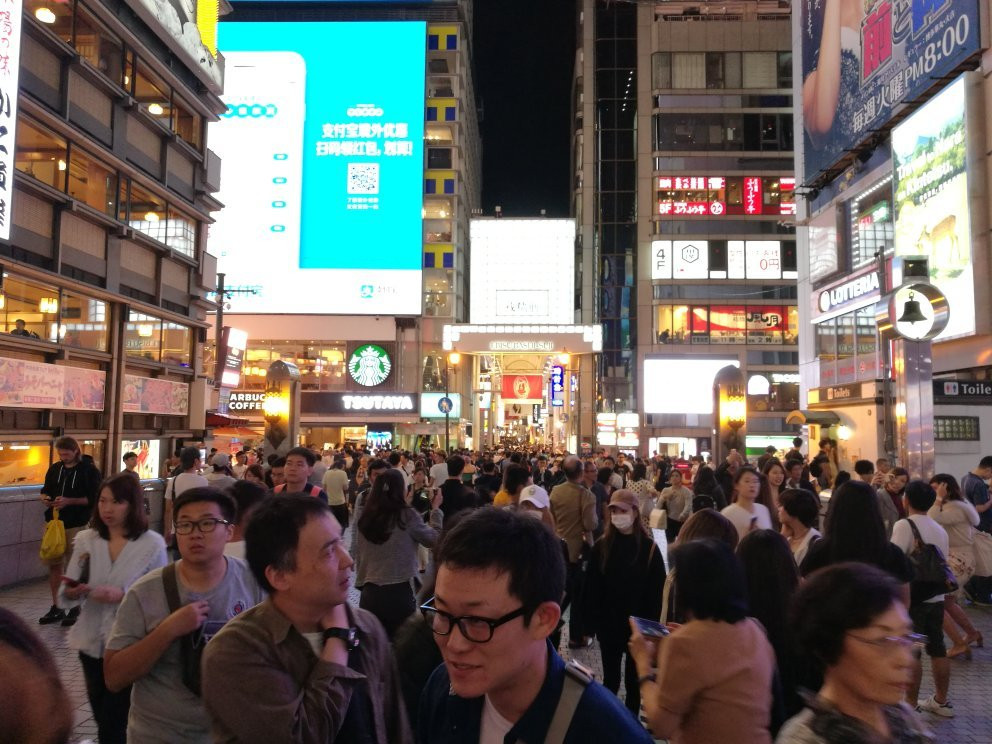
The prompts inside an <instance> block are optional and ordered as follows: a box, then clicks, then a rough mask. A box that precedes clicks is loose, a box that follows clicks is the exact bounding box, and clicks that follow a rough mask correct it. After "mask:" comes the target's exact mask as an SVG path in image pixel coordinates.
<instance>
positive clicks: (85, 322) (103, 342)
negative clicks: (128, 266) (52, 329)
mask: <svg viewBox="0 0 992 744" xmlns="http://www.w3.org/2000/svg"><path fill="white" fill-rule="evenodd" d="M59 337H60V341H61V342H62V343H63V344H65V345H66V346H75V347H78V348H81V349H94V350H96V351H106V350H107V337H108V328H107V303H106V302H104V301H103V300H97V299H94V298H92V297H85V296H82V295H77V294H75V293H69V292H63V293H62V307H61V324H60V326H59Z"/></svg>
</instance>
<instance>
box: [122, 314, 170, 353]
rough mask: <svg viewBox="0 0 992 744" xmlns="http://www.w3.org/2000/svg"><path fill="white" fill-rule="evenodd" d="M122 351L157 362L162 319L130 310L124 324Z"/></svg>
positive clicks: (160, 345)
mask: <svg viewBox="0 0 992 744" xmlns="http://www.w3.org/2000/svg"><path fill="white" fill-rule="evenodd" d="M124 353H125V354H126V355H127V356H130V357H139V358H141V359H148V360H150V361H153V362H158V361H160V360H161V358H162V320H161V319H160V318H156V317H154V316H151V315H145V314H144V313H139V312H137V311H136V310H130V311H129V312H128V316H127V323H125V324H124Z"/></svg>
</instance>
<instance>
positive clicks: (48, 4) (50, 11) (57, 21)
mask: <svg viewBox="0 0 992 744" xmlns="http://www.w3.org/2000/svg"><path fill="white" fill-rule="evenodd" d="M72 5H73V4H72V3H71V2H64V3H60V2H52V0H25V3H24V9H25V10H27V11H29V12H30V13H31V15H32V16H34V18H35V20H37V21H38V22H39V23H41V24H42V25H43V26H44V27H45V28H47V29H48V30H49V31H51V32H52V33H53V34H55V35H56V36H58V37H59V38H60V39H62V41H64V42H65V43H66V44H71V43H72Z"/></svg>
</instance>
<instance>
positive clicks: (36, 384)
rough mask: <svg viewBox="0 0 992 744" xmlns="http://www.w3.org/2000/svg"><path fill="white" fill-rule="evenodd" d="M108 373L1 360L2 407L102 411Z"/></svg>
mask: <svg viewBox="0 0 992 744" xmlns="http://www.w3.org/2000/svg"><path fill="white" fill-rule="evenodd" d="M106 379H107V373H106V372H102V371H100V370H98V369H83V368H81V367H68V366H64V365H55V364H45V363H43V362H30V361H27V360H26V359H5V358H0V406H3V407H5V408H55V409H65V410H67V411H102V410H103V409H104V404H105V389H106Z"/></svg>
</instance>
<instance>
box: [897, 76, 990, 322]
mask: <svg viewBox="0 0 992 744" xmlns="http://www.w3.org/2000/svg"><path fill="white" fill-rule="evenodd" d="M965 139H966V138H965V81H964V78H963V77H960V78H958V79H957V80H956V81H955V82H953V83H951V84H950V85H949V86H947V87H946V88H945V89H944V90H943V91H941V92H940V94H939V95H937V96H936V97H934V98H933V99H932V100H930V101H929V102H928V103H927V104H926V105H924V106H923V107H922V108H921V109H920V110H919V111H917V112H916V113H915V114H913V115H912V116H911V117H909V118H908V119H907V120H906V121H905V122H903V123H902V124H900V125H899V126H897V127H896V128H895V129H893V131H892V165H893V169H894V176H893V183H894V185H895V187H894V193H895V210H896V231H895V242H896V255H897V256H920V255H922V256H926V257H927V258H928V259H929V263H930V279H931V281H932V282H933V283H934V284H935V285H937V287H939V288H940V290H941V291H942V292H943V293H944V294H945V295H946V296H947V297H948V298H949V299H950V308H951V316H950V319H949V320H948V323H947V327H946V328H945V329H944V331H943V332H942V333H941V334H940V335H939V336H937V340H940V339H945V338H954V337H956V336H962V335H967V334H971V333H974V331H975V309H974V308H975V282H974V274H973V269H972V262H971V219H970V214H969V209H968V173H967V171H966V161H967V152H966V146H965Z"/></svg>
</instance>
